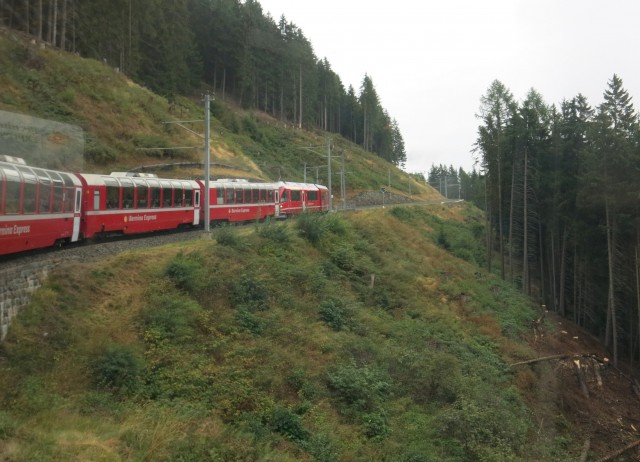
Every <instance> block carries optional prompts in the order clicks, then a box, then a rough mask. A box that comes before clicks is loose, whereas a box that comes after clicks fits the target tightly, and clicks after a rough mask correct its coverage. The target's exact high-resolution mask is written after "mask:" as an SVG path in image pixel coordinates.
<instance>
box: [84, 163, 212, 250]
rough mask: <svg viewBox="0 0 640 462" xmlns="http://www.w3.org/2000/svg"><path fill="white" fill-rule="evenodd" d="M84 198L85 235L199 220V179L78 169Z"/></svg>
mask: <svg viewBox="0 0 640 462" xmlns="http://www.w3.org/2000/svg"><path fill="white" fill-rule="evenodd" d="M76 176H77V177H78V178H79V180H80V182H81V183H82V189H83V191H84V192H83V198H82V205H83V208H84V213H83V215H82V223H81V233H82V236H83V237H84V238H86V239H90V238H93V237H107V236H111V235H117V234H135V233H149V232H153V231H160V230H166V229H175V228H179V227H183V226H195V225H198V224H199V223H200V215H201V210H200V196H201V193H202V191H201V187H200V184H199V183H198V182H197V181H191V180H172V179H164V178H157V177H156V176H155V175H149V174H147V175H145V174H136V175H135V176H130V174H127V173H119V172H116V173H115V174H111V175H97V174H86V173H78V174H76Z"/></svg>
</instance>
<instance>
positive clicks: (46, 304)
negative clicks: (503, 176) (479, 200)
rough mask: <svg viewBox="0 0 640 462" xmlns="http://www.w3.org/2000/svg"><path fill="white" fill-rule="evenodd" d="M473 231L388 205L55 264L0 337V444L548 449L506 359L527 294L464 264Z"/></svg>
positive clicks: (538, 454) (399, 453) (521, 328)
mask: <svg viewBox="0 0 640 462" xmlns="http://www.w3.org/2000/svg"><path fill="white" fill-rule="evenodd" d="M481 232H482V225H481V217H480V216H479V215H478V213H477V211H474V209H472V208H469V207H461V208H454V209H451V208H447V207H443V206H432V208H429V209H427V208H424V207H414V208H409V207H396V208H391V209H387V210H386V211H384V212H381V211H367V212H357V213H353V214H347V215H344V216H343V215H327V216H324V217H320V216H307V217H301V218H300V219H299V220H297V221H294V222H290V223H283V224H280V223H278V224H266V225H262V226H257V227H255V228H250V229H246V228H245V229H238V230H233V229H222V230H218V231H217V232H216V233H215V234H214V241H211V240H202V241H197V242H195V243H188V244H183V245H178V244H176V245H172V246H169V247H165V248H161V249H158V250H146V251H144V252H142V251H135V252H129V253H125V254H122V255H120V256H117V257H114V258H112V259H110V260H109V261H100V262H93V263H91V262H89V263H76V264H69V265H68V266H67V267H65V268H61V269H60V270H59V271H58V272H57V273H56V274H54V275H53V277H52V278H51V279H50V281H49V283H48V284H47V286H46V287H44V288H43V289H41V290H40V291H39V292H38V293H37V295H36V297H35V299H34V301H33V303H32V304H31V305H30V307H29V308H28V309H27V310H26V311H25V312H24V313H23V315H21V316H20V318H19V319H18V322H17V323H16V324H15V325H14V326H13V327H12V329H11V332H10V334H9V337H8V338H7V340H6V342H5V343H4V344H3V345H2V356H1V358H2V361H1V364H2V369H3V373H2V374H0V376H1V379H0V390H2V391H1V392H0V393H1V395H0V401H1V402H2V409H3V411H2V412H1V413H0V434H2V435H3V436H2V442H3V445H2V455H3V457H4V459H5V460H16V461H20V460H70V459H74V458H75V459H76V460H96V459H98V458H99V460H206V459H208V460H398V461H400V460H403V461H409V460H412V461H418V460H438V461H447V460H449V461H454V460H566V459H565V457H567V456H568V455H569V454H571V453H572V452H575V450H576V449H575V444H577V443H579V444H581V443H582V442H581V441H578V442H577V443H574V442H573V440H572V437H571V432H570V431H569V429H568V428H566V427H563V425H562V422H564V420H563V421H562V422H561V421H558V419H557V415H558V409H557V408H555V406H554V405H552V404H549V403H547V406H550V408H549V409H545V408H538V401H539V400H541V399H545V400H546V399H548V398H550V397H548V396H545V397H539V396H536V394H535V393H529V392H527V390H526V389H521V388H519V387H518V383H519V381H520V379H519V374H516V373H515V372H514V370H513V369H511V368H509V367H508V365H507V364H508V363H509V362H513V361H516V360H522V359H528V358H530V357H532V356H533V355H534V352H533V351H532V350H531V349H529V348H528V347H527V345H526V343H524V342H523V338H524V336H525V335H526V334H527V330H528V329H527V327H526V326H528V323H529V321H530V320H531V319H533V318H534V317H535V311H534V310H533V309H532V307H531V306H530V304H529V303H528V302H527V301H526V300H524V299H523V298H521V297H520V296H519V295H518V294H517V293H516V292H514V291H513V290H512V289H510V288H509V287H508V286H507V285H505V284H503V283H502V282H500V281H499V280H497V279H495V278H494V277H492V276H490V275H487V274H484V273H482V272H480V271H479V270H478V267H477V266H475V264H472V263H470V261H471V262H472V261H474V260H475V261H478V260H481V259H482V255H483V252H482V251H481V249H480V247H478V246H477V245H476V238H477V236H478V233H481ZM436 242H440V245H441V246H444V247H447V248H449V249H450V250H451V252H453V253H455V254H457V255H459V256H460V257H463V258H465V259H466V260H468V261H464V260H462V259H460V258H458V257H454V256H453V255H452V254H451V253H449V252H447V251H446V250H444V248H443V247H441V246H438V245H436ZM124 274H126V275H127V277H123V275H124ZM550 393H552V392H551V391H550ZM551 398H552V396H551ZM539 412H544V414H543V415H540V414H539ZM554 416H555V417H554ZM536 418H541V419H544V420H545V421H546V422H548V424H547V425H549V426H550V431H551V428H553V431H551V433H552V434H555V437H554V438H551V439H547V438H546V436H547V435H546V434H545V438H540V436H539V435H538V433H537V432H536V431H537V427H538V423H537V420H536Z"/></svg>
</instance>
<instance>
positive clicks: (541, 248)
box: [538, 220, 547, 304]
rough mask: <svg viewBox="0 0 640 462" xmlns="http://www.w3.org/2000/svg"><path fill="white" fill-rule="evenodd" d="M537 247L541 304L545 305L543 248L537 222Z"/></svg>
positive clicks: (539, 222) (539, 221) (539, 227)
mask: <svg viewBox="0 0 640 462" xmlns="http://www.w3.org/2000/svg"><path fill="white" fill-rule="evenodd" d="M538 241H539V242H538V246H539V248H540V263H539V264H540V293H541V295H542V303H543V304H545V303H547V300H546V298H547V294H546V284H545V277H546V276H545V268H544V248H543V243H542V222H541V220H538Z"/></svg>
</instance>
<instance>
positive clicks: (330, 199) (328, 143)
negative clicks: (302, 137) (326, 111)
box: [327, 138, 333, 211]
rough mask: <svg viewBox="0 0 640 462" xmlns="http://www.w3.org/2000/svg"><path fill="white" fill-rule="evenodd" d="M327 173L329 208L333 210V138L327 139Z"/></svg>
mask: <svg viewBox="0 0 640 462" xmlns="http://www.w3.org/2000/svg"><path fill="white" fill-rule="evenodd" d="M327 172H328V173H327V174H328V175H329V181H328V183H329V184H328V185H327V186H328V188H329V210H330V211H332V210H333V192H332V189H331V138H329V139H328V140H327Z"/></svg>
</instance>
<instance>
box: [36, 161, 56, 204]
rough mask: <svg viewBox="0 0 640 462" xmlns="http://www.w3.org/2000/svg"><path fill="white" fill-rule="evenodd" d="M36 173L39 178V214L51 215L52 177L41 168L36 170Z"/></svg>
mask: <svg viewBox="0 0 640 462" xmlns="http://www.w3.org/2000/svg"><path fill="white" fill-rule="evenodd" d="M33 171H34V173H35V174H36V176H37V177H38V213H51V198H52V194H51V186H52V185H53V182H52V181H51V177H50V176H49V174H48V173H47V172H46V170H42V169H40V168H34V169H33Z"/></svg>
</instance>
